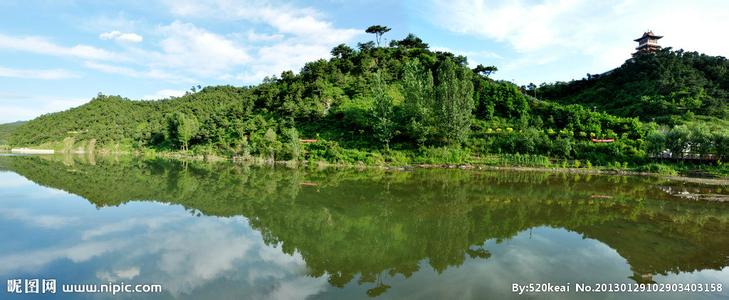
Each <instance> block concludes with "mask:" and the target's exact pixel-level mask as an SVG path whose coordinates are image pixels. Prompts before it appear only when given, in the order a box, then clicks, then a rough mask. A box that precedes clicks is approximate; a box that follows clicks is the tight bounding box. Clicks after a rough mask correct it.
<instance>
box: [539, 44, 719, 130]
mask: <svg viewBox="0 0 729 300" xmlns="http://www.w3.org/2000/svg"><path fill="white" fill-rule="evenodd" d="M537 93H538V95H539V97H540V98H544V99H549V100H552V101H557V102H559V103H562V104H581V105H584V106H587V107H588V108H591V109H592V108H596V109H597V110H600V111H605V112H607V113H610V114H614V115H618V116H623V117H639V118H640V119H641V120H643V121H656V122H658V123H664V124H671V125H673V124H677V123H681V122H683V121H690V120H692V119H694V117H696V116H705V117H704V119H706V118H718V119H727V118H728V117H729V106H728V105H729V61H727V59H726V58H724V57H721V56H710V55H705V54H700V53H698V52H686V51H683V50H678V51H673V50H671V49H670V48H666V49H663V50H659V51H658V52H656V53H654V54H642V55H639V56H637V57H634V58H631V59H629V60H627V61H626V62H625V63H624V64H623V65H622V66H620V67H618V68H616V69H614V70H612V71H609V72H606V73H604V74H598V75H590V74H588V78H583V79H580V80H573V81H571V82H556V83H553V84H547V85H542V86H541V87H539V88H538V89H537Z"/></svg>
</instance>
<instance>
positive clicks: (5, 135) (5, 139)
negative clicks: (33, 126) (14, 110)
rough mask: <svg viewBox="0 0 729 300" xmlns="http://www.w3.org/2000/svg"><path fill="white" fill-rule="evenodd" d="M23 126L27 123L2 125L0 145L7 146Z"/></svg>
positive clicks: (0, 126)
mask: <svg viewBox="0 0 729 300" xmlns="http://www.w3.org/2000/svg"><path fill="white" fill-rule="evenodd" d="M23 124H25V121H17V122H13V123H5V124H0V145H7V144H8V143H9V139H10V135H11V134H12V133H13V131H14V130H15V129H16V128H18V127H20V126H21V125H23Z"/></svg>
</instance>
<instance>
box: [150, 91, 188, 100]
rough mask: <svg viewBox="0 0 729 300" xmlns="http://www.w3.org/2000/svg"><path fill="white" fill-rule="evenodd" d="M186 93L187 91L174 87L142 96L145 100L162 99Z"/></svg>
mask: <svg viewBox="0 0 729 300" xmlns="http://www.w3.org/2000/svg"><path fill="white" fill-rule="evenodd" d="M183 95H185V91H183V90H173V89H162V90H159V91H157V92H155V93H154V94H150V95H145V96H142V99H143V100H160V99H168V98H172V97H181V96H183Z"/></svg>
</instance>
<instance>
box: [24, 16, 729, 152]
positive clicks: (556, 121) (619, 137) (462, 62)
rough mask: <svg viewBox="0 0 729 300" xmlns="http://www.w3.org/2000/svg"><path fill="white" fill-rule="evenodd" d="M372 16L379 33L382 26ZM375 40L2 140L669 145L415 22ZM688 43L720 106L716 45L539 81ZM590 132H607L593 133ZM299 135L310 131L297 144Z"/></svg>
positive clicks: (381, 146) (705, 108)
mask: <svg viewBox="0 0 729 300" xmlns="http://www.w3.org/2000/svg"><path fill="white" fill-rule="evenodd" d="M371 29H372V30H370V31H372V33H374V34H375V35H376V37H377V38H378V39H379V38H380V37H381V35H382V34H385V33H386V32H387V30H388V28H387V27H376V28H374V27H373V28H371ZM378 45H379V44H375V43H373V42H367V43H360V44H358V48H357V49H353V48H351V47H349V46H347V45H344V44H342V45H339V46H337V47H335V48H334V49H332V51H331V54H332V57H331V58H330V59H328V60H324V59H321V60H317V61H314V62H310V63H307V64H306V65H305V66H304V67H303V68H302V69H301V71H300V72H299V73H298V74H295V73H293V72H292V71H285V72H283V73H282V74H281V75H280V76H278V77H276V76H274V77H268V78H265V79H264V80H263V82H262V83H261V84H259V85H256V86H246V87H232V86H216V87H205V88H202V89H199V88H193V89H192V90H191V91H190V92H188V93H187V94H186V95H184V96H182V97H179V98H173V99H166V100H160V101H132V100H128V99H125V98H121V97H119V96H106V95H99V96H98V97H96V98H95V99H93V100H92V101H91V102H90V103H88V104H86V105H83V106H80V107H77V108H73V109H70V110H68V111H64V112H60V113H54V114H48V115H44V116H41V117H39V118H37V119H35V120H32V121H30V122H28V123H27V124H25V125H23V126H22V127H20V128H18V129H17V130H16V131H15V133H14V135H13V138H12V140H11V142H12V144H13V145H47V146H51V147H55V148H57V149H59V150H61V149H62V150H65V151H70V150H71V149H77V148H90V147H91V146H94V147H97V148H99V147H101V148H111V147H113V148H115V149H119V147H122V148H125V149H133V148H136V149H145V151H167V150H183V151H188V150H189V151H191V152H192V153H203V154H213V153H216V154H223V155H230V156H239V157H243V158H256V157H257V158H263V159H266V160H301V159H304V160H310V161H316V160H325V161H333V162H343V163H356V162H363V163H366V164H381V163H390V164H409V163H463V162H468V161H478V160H479V159H480V158H482V157H486V156H488V155H490V154H505V153H511V154H517V153H518V154H524V155H542V156H549V157H552V158H557V159H582V160H590V161H591V162H593V163H598V164H607V163H611V164H612V163H622V164H625V163H626V162H631V163H633V162H643V161H645V160H646V159H648V158H649V153H653V154H657V153H660V152H661V151H663V150H667V149H674V148H675V147H674V148H671V147H672V146H669V145H668V144H656V143H653V144H651V146H652V147H659V148H661V149H658V150H657V151H653V150H656V149H653V148H651V149H652V150H651V151H652V152H649V151H647V150H648V146H649V144H648V143H646V141H645V139H646V136H647V134H649V133H655V132H656V131H658V130H659V129H660V128H658V127H657V125H655V124H646V123H642V122H640V121H639V120H638V118H636V117H633V118H626V117H618V116H615V115H612V114H609V113H605V112H595V111H593V110H592V109H589V108H585V107H584V106H580V105H574V104H569V105H568V104H560V103H555V102H547V101H540V100H537V99H536V98H532V97H530V96H527V95H525V94H524V93H522V91H521V90H520V89H519V87H517V86H516V85H514V84H512V83H510V82H504V81H496V80H492V79H490V78H489V77H488V76H489V75H490V74H492V73H493V72H495V71H497V68H496V67H493V66H488V67H484V66H483V65H479V66H477V67H476V68H474V69H469V68H468V67H467V59H466V58H465V57H463V56H457V55H454V54H452V53H447V52H439V51H431V50H430V49H429V46H428V44H427V43H424V42H423V41H422V40H421V39H420V38H418V37H416V36H414V35H412V34H410V35H408V36H407V37H405V38H404V39H403V40H393V41H391V42H390V43H389V46H387V47H384V46H383V47H379V46H378ZM694 56H695V57H697V58H696V59H695V60H697V61H698V62H696V64H697V65H699V64H705V65H707V66H705V69H707V70H713V71H712V72H713V73H710V74H711V75H706V74H709V73H706V74H704V73H702V74H704V75H705V76H704V77H701V76H698V75H695V74H694V73H690V72H689V73H690V74H694V75H690V74H689V75H685V76H684V77H686V76H692V77H691V78H694V77H696V78H699V79H700V78H706V76H713V77H712V78H714V77H715V78H714V79H712V81H709V82H708V83H707V82H703V81H700V80H699V79H696V81H697V82H700V83H697V84H696V88H695V89H690V90H688V92H687V93H689V94H690V95H698V94H696V93H699V94H701V96H700V99H701V101H699V102H700V103H698V104H696V105H695V107H694V106H692V108H693V111H696V112H697V113H704V114H706V115H710V116H721V117H723V116H724V115H723V114H725V108H722V107H723V106H721V105H724V103H723V102H721V101H718V102H717V100H716V99H723V98H721V97H724V96H722V95H724V94H721V93H723V92H722V91H724V89H723V88H724V86H725V83H726V78H727V76H726V75H725V74H724V73H722V72H724V71H722V70H725V69H722V67H721V66H723V65H722V64H719V63H716V64H714V65H715V67H711V66H709V65H712V63H715V62H714V61H712V60H711V59H715V60H718V58H710V57H705V56H697V55H693V54H690V53H682V52H669V51H663V52H660V53H659V54H658V55H656V57H654V58H651V57H639V58H636V59H635V60H633V61H631V62H628V63H626V65H625V66H623V67H621V68H619V69H618V70H616V71H614V72H613V73H612V74H611V75H609V76H608V77H605V78H606V79H604V80H606V81H602V80H600V81H598V80H597V79H595V80H593V79H590V80H587V81H578V82H573V83H570V84H558V85H554V86H548V87H542V88H541V90H543V93H545V94H547V93H551V94H550V95H554V96H555V97H556V98H558V99H560V101H561V102H570V101H567V100H565V99H563V98H560V97H557V96H560V95H562V96H564V95H566V94H567V92H568V91H572V90H571V89H572V88H571V87H575V86H578V85H586V84H588V85H590V84H596V83H597V82H608V81H607V80H610V81H609V82H613V81H615V83H611V84H618V83H619V82H620V81H618V79H611V78H613V77H617V78H622V77H624V76H628V75H627V74H629V73H630V72H637V73H641V74H643V73H648V74H653V73H655V72H658V71H655V70H654V69H655V63H656V62H653V64H652V63H650V62H651V61H653V60H657V61H658V62H661V61H663V60H665V59H667V58H665V57H669V58H670V57H673V58H676V59H677V60H679V61H689V60H690V58H693V57H694ZM702 61H703V62H702ZM700 62H702V63H700ZM721 63H723V61H721ZM712 66H713V65H712ZM712 68H713V69H712ZM624 69H625V70H624ZM661 72H662V71H661ZM666 72H668V71H666ZM707 72H708V71H707ZM659 73H660V72H659ZM669 73H670V72H669ZM621 74H622V75H621ZM660 74H663V73H660ZM621 76H622V77H621ZM631 76H632V75H631ZM636 76H637V75H636ZM646 76H647V75H646ZM650 76H653V75H650ZM684 77H678V78H677V79H676V80H679V79H680V80H683V79H685V78H684ZM646 78H648V79H645V80H643V81H639V82H642V84H643V85H646V84H648V83H653V82H654V81H660V89H661V91H663V90H674V91H683V89H682V88H681V87H680V86H677V85H678V83H676V82H673V83H670V82H669V83H665V82H663V81H661V80H659V79H660V78H653V77H646ZM721 80H724V81H721ZM605 84H607V83H605ZM622 84H624V85H626V87H625V89H624V92H622V93H624V94H625V95H633V94H635V93H637V91H636V89H637V90H642V88H638V87H633V85H631V84H630V83H626V82H623V83H622ZM655 89H658V87H657V88H655ZM560 93H561V94H560ZM596 95H597V94H596ZM599 95H600V96H599V97H603V98H605V97H608V96H610V95H609V94H604V95H603V94H599ZM570 97H572V96H570ZM574 97H576V96H574ZM616 97H617V98H616V99H628V98H630V97H629V96H624V97H623V94H621V95H618V96H616ZM692 97H693V96H692ZM697 97H698V96H697ZM603 98H595V99H603ZM569 99H573V98H569ZM601 101H602V100H601ZM620 101H623V100H620ZM682 101H683V100H682ZM573 102H577V101H573ZM603 102H605V101H602V102H601V103H603ZM605 103H607V102H605ZM623 106H624V105H623ZM623 106H620V107H623ZM677 107H678V106H677ZM717 107H719V108H717ZM606 108H607V107H606ZM608 111H612V110H608ZM615 112H616V113H622V112H620V111H615ZM647 113H648V112H644V113H643V114H641V115H642V116H645V115H646V114H647ZM660 113H663V111H661V112H660ZM622 114H623V115H633V114H627V113H622ZM656 114H659V112H656ZM669 130H670V129H663V132H667V131H669ZM694 136H697V137H698V136H699V135H694ZM726 136H727V134H726V133H725V132H719V133H716V134H714V135H713V136H711V137H709V140H708V142H707V143H705V144H706V146H705V147H704V148H702V149H703V150H702V151H703V152H702V154H707V155H708V154H716V155H719V154H722V153H724V154H725V155H726V153H729V152H724V150H723V149H725V148H722V147H725V146H724V145H725V144H726V142H725V139H726ZM667 138H668V139H669V140H670V139H671V137H667ZM702 138H704V137H702ZM594 139H613V140H614V141H613V142H611V143H595V142H594ZM302 140H306V141H307V142H308V143H305V144H302ZM675 149H678V148H675ZM682 149H684V150H689V149H688V148H687V147H684V148H682ZM681 156H683V155H681Z"/></svg>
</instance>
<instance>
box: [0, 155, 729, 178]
mask: <svg viewBox="0 0 729 300" xmlns="http://www.w3.org/2000/svg"><path fill="white" fill-rule="evenodd" d="M7 153H11V152H10V151H7ZM91 153H94V154H98V155H101V156H105V155H132V156H137V157H142V158H163V159H173V160H180V161H184V160H192V161H204V162H222V161H226V162H230V163H234V164H250V165H260V166H263V165H270V166H275V165H279V166H285V167H287V168H296V167H306V166H315V167H335V168H377V169H386V170H392V171H408V170H413V169H461V170H485V171H499V170H505V171H532V172H551V173H570V174H591V175H614V176H651V177H660V178H665V179H668V180H672V181H682V182H686V183H695V184H705V185H726V186H729V178H727V177H720V178H707V177H692V176H686V175H680V174H679V175H670V174H661V173H653V172H640V171H630V170H606V169H600V168H599V167H594V168H590V169H588V168H571V167H567V168H563V167H558V166H555V167H526V166H519V165H511V166H508V165H507V166H494V165H485V164H470V163H463V164H412V165H404V166H397V165H387V164H385V165H367V164H364V163H357V164H342V163H331V162H326V161H306V160H302V161H271V160H266V159H262V158H256V157H250V158H243V157H240V156H233V157H223V156H218V155H202V154H199V155H189V154H184V153H179V152H161V153H160V152H158V153H154V154H152V155H149V154H145V153H143V152H139V151H131V152H129V151H118V152H115V151H94V152H86V151H70V152H56V153H55V155H64V154H65V155H69V154H70V155H88V154H91ZM12 154H16V153H12ZM17 154H19V153H17ZM20 155H38V154H27V153H24V154H20Z"/></svg>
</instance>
